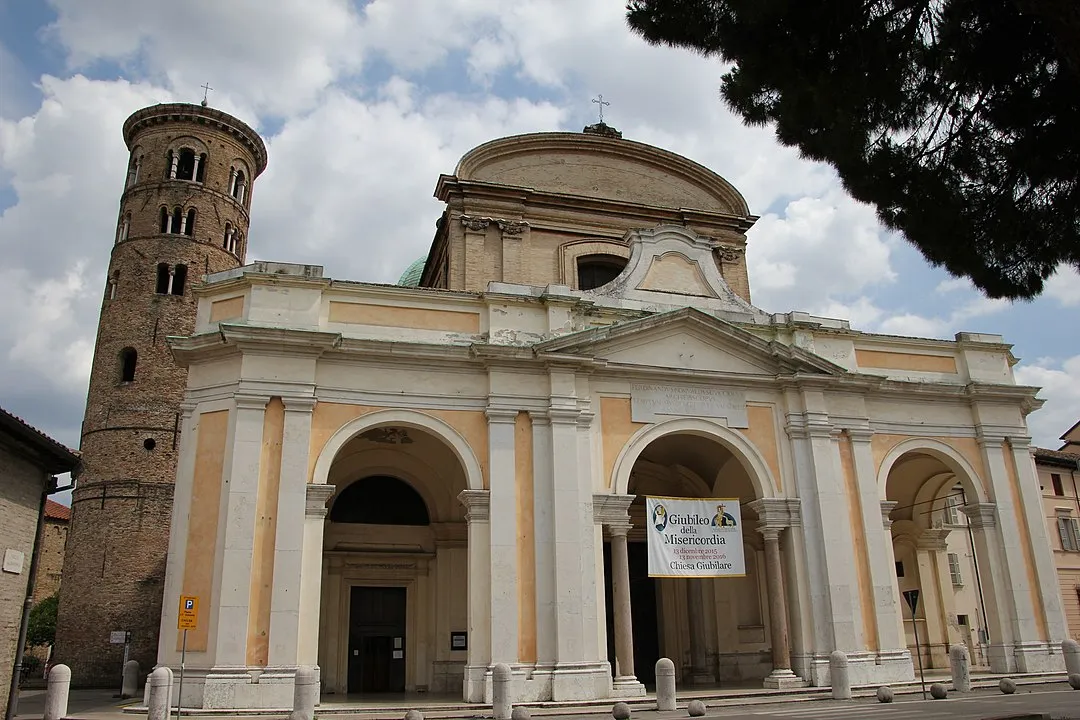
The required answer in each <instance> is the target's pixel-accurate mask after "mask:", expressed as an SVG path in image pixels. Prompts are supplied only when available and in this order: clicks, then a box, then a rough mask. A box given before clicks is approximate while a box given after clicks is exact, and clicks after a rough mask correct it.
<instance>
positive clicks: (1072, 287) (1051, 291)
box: [1046, 265, 1080, 307]
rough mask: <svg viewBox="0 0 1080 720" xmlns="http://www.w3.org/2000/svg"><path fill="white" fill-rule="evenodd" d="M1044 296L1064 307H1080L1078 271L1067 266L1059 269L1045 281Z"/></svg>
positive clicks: (1079, 274)
mask: <svg viewBox="0 0 1080 720" xmlns="http://www.w3.org/2000/svg"><path fill="white" fill-rule="evenodd" d="M1046 295H1047V297H1051V298H1054V299H1055V300H1057V301H1058V302H1059V303H1061V304H1062V305H1064V306H1065V307H1076V306H1078V305H1080V271H1078V270H1077V269H1076V268H1075V267H1072V266H1069V265H1062V266H1061V267H1059V268H1058V270H1057V272H1055V273H1054V274H1053V275H1051V276H1050V278H1049V279H1048V280H1047V281H1046Z"/></svg>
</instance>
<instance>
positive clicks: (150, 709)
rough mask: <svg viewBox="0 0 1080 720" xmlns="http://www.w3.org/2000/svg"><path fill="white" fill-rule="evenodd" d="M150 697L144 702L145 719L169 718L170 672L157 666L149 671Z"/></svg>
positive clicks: (163, 719) (159, 719)
mask: <svg viewBox="0 0 1080 720" xmlns="http://www.w3.org/2000/svg"><path fill="white" fill-rule="evenodd" d="M147 685H149V686H150V699H149V700H148V701H147V703H146V720H169V695H170V694H172V693H171V691H172V673H171V672H170V671H169V668H167V667H159V668H158V669H157V670H155V671H154V672H152V673H150V680H149V682H147Z"/></svg>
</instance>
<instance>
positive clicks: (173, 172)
mask: <svg viewBox="0 0 1080 720" xmlns="http://www.w3.org/2000/svg"><path fill="white" fill-rule="evenodd" d="M179 163H180V153H179V152H175V151H174V152H173V156H172V165H170V166H169V179H170V180H175V179H176V166H177V165H178V164H179Z"/></svg>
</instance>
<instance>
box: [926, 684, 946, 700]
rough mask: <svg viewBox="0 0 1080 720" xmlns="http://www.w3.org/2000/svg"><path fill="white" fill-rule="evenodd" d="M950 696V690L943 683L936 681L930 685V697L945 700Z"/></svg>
mask: <svg viewBox="0 0 1080 720" xmlns="http://www.w3.org/2000/svg"><path fill="white" fill-rule="evenodd" d="M948 696H949V690H948V688H946V687H945V685H944V684H943V683H934V684H933V685H931V686H930V697H932V698H934V699H935V700H944V699H945V698H947V697H948Z"/></svg>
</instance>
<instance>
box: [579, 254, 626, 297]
mask: <svg viewBox="0 0 1080 720" xmlns="http://www.w3.org/2000/svg"><path fill="white" fill-rule="evenodd" d="M625 267H626V259H625V258H621V257H617V256H615V255H586V256H584V257H580V258H578V262H577V279H578V289H579V290H593V289H595V288H598V287H600V286H601V285H607V284H608V283H609V282H611V281H612V280H614V279H615V278H617V277H618V276H619V274H620V273H621V272H622V271H623V268H625Z"/></svg>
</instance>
